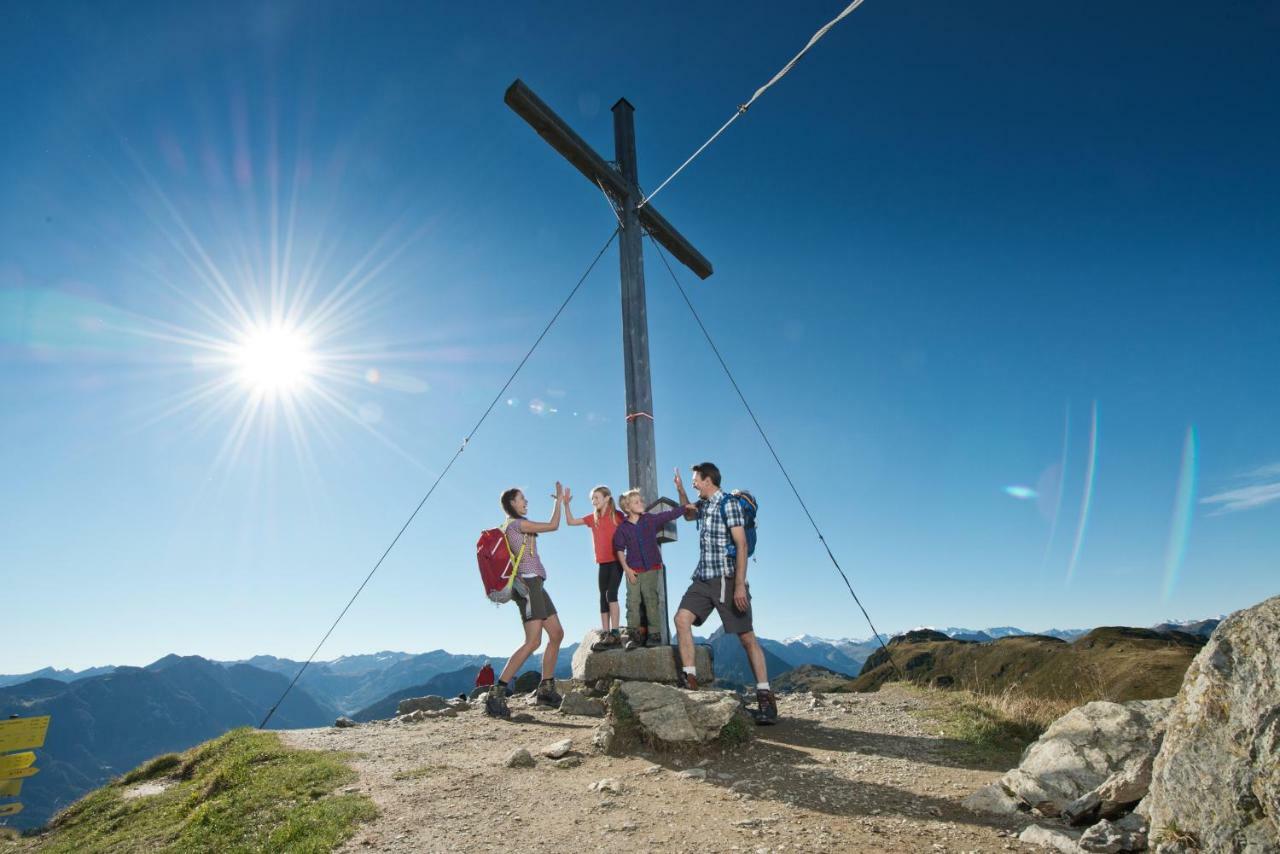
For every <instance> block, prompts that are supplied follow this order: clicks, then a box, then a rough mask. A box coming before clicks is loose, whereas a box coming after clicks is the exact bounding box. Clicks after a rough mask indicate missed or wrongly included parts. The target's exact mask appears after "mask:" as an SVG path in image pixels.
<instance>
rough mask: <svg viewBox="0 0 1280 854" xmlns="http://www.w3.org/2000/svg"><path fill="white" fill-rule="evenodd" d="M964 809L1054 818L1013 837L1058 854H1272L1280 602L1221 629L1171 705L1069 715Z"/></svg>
mask: <svg viewBox="0 0 1280 854" xmlns="http://www.w3.org/2000/svg"><path fill="white" fill-rule="evenodd" d="M1139 799H1141V800H1140V802H1138V803H1137V804H1136V807H1135V802H1137V801H1139ZM964 803H965V805H966V806H968V807H969V808H970V809H973V810H976V811H980V812H992V813H1004V814H1012V813H1016V812H1031V813H1033V814H1035V815H1038V816H1040V817H1041V818H1044V819H1057V820H1058V822H1057V823H1056V824H1054V825H1048V826H1035V825H1033V826H1031V827H1028V828H1027V829H1026V830H1024V831H1023V833H1022V834H1021V835H1020V837H1019V838H1020V839H1021V840H1022V841H1023V842H1027V843H1031V844H1035V845H1039V846H1041V847H1043V848H1050V849H1055V850H1058V851H1063V852H1084V851H1087V852H1105V854H1116V852H1126V851H1145V850H1147V849H1148V847H1151V848H1154V849H1155V850H1156V851H1157V852H1158V854H1186V853H1187V852H1200V851H1203V852H1215V853H1216V852H1220V851H1221V852H1232V854H1263V852H1280V596H1278V597H1274V598H1271V599H1268V600H1267V601H1265V602H1263V603H1261V604H1259V605H1256V606H1254V607H1253V608H1248V609H1246V610H1243V611H1240V612H1237V613H1236V614H1233V615H1232V616H1231V617H1229V618H1227V619H1226V620H1224V621H1223V622H1222V623H1221V624H1220V625H1219V626H1218V628H1217V630H1216V631H1215V632H1214V633H1213V636H1212V637H1211V638H1210V639H1209V642H1208V644H1207V645H1206V646H1205V647H1204V649H1203V650H1201V652H1200V653H1199V655H1197V656H1196V658H1195V660H1194V661H1193V662H1192V663H1191V665H1190V667H1189V668H1188V670H1187V675H1186V679H1185V680H1184V682H1183V684H1182V688H1181V690H1180V691H1179V692H1178V695H1177V697H1175V698H1172V699H1169V700H1148V701H1136V702H1130V703H1123V704H1117V703H1102V702H1097V703H1089V704H1087V705H1084V706H1081V707H1079V708H1077V709H1072V710H1071V711H1070V712H1068V713H1067V714H1066V715H1064V716H1062V717H1061V718H1059V719H1058V720H1057V721H1055V722H1054V723H1053V724H1052V725H1050V727H1049V729H1048V730H1046V731H1045V733H1044V735H1042V736H1041V737H1040V739H1039V740H1038V741H1037V742H1036V743H1035V744H1032V745H1031V746H1030V747H1028V748H1027V750H1026V752H1025V753H1024V754H1023V756H1022V762H1021V763H1020V764H1019V766H1018V767H1017V768H1015V769H1013V770H1012V771H1010V772H1009V773H1008V774H1006V775H1005V776H1004V777H1002V778H1001V779H1000V780H999V781H998V782H996V783H993V784H991V785H989V786H986V787H984V788H982V789H979V790H978V791H977V792H975V793H974V794H973V795H970V796H969V797H968V798H966V799H965V801H964ZM1081 825H1084V826H1087V829H1086V830H1084V831H1083V832H1081V831H1079V830H1074V829H1072V828H1073V827H1078V826H1081Z"/></svg>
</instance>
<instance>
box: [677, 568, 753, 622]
mask: <svg viewBox="0 0 1280 854" xmlns="http://www.w3.org/2000/svg"><path fill="white" fill-rule="evenodd" d="M722 582H723V584H722ZM734 583H735V582H734V580H733V579H732V578H717V579H715V580H714V581H695V582H693V583H692V584H690V585H689V589H688V590H686V591H685V593H684V597H683V598H681V600H680V610H682V611H689V612H691V613H692V614H693V624H694V625H695V626H700V625H702V624H703V623H705V622H706V621H707V617H709V616H711V612H712V610H715V611H716V612H718V613H719V614H720V622H721V623H723V624H724V633H725V634H727V635H741V634H745V633H746V632H750V631H753V629H752V628H751V585H750V584H748V585H747V610H746V611H739V610H738V609H737V607H736V606H735V605H734V604H733V586H734ZM722 592H723V595H721V594H722Z"/></svg>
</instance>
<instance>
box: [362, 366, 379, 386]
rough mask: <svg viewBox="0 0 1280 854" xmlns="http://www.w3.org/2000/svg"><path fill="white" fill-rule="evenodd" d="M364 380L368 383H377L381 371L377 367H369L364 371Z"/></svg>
mask: <svg viewBox="0 0 1280 854" xmlns="http://www.w3.org/2000/svg"><path fill="white" fill-rule="evenodd" d="M364 381H365V382H367V383H369V384H370V385H377V384H378V383H380V382H381V381H382V373H381V372H380V371H379V370H378V369H377V368H370V369H369V370H367V371H365V372H364Z"/></svg>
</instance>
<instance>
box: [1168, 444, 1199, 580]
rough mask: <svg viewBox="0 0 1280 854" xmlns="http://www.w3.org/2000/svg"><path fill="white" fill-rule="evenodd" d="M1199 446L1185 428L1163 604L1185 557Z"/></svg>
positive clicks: (1193, 500) (1192, 506)
mask: <svg viewBox="0 0 1280 854" xmlns="http://www.w3.org/2000/svg"><path fill="white" fill-rule="evenodd" d="M1198 459H1199V445H1198V442H1197V440H1196V428H1195V426H1194V425H1192V426H1191V427H1188V428H1187V435H1186V438H1185V439H1183V442H1182V467H1181V469H1180V470H1179V471H1178V492H1177V495H1176V496H1175V498H1174V501H1173V521H1172V522H1171V523H1170V525H1169V542H1168V544H1167V545H1166V546H1165V551H1164V587H1163V597H1164V601H1165V602H1168V601H1169V597H1171V596H1172V595H1173V589H1174V588H1175V587H1176V586H1177V584H1178V576H1179V574H1180V573H1181V571H1182V562H1183V560H1184V559H1185V558H1186V556H1187V541H1188V540H1189V539H1190V537H1191V517H1192V510H1193V509H1194V508H1195V503H1196V469H1197V468H1198Z"/></svg>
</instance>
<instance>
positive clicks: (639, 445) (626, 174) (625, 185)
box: [503, 80, 712, 642]
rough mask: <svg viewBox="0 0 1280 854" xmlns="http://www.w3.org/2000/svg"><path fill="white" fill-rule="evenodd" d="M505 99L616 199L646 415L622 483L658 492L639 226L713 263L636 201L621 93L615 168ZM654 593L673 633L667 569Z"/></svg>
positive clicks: (534, 100) (526, 101)
mask: <svg viewBox="0 0 1280 854" xmlns="http://www.w3.org/2000/svg"><path fill="white" fill-rule="evenodd" d="M503 100H504V101H505V102H506V104H507V106H509V107H510V108H511V109H512V110H514V111H515V112H516V114H517V115H519V116H520V117H521V118H522V119H524V120H525V121H526V122H528V123H529V125H530V126H531V127H532V128H533V129H534V130H535V131H537V132H538V135H539V136H541V137H542V138H543V139H544V140H546V141H547V144H548V145H550V146H551V147H552V148H554V149H555V150H556V151H558V152H559V153H560V155H561V156H562V157H564V159H565V160H568V161H569V162H570V163H571V164H573V166H574V168H576V169H577V170H578V171H579V172H581V173H582V174H583V176H584V177H585V178H586V179H587V180H588V181H589V182H590V183H591V184H593V185H595V186H596V187H598V188H599V189H601V190H603V191H604V192H605V193H606V195H608V196H609V197H610V200H611V202H612V203H613V204H614V205H615V214H616V216H617V219H618V228H619V235H618V263H619V266H620V268H621V277H622V356H623V363H622V364H623V374H624V377H625V379H626V388H627V410H626V411H627V412H628V413H644V414H645V415H646V416H647V417H644V418H634V417H628V418H627V420H626V425H627V474H628V476H629V478H630V480H629V481H628V482H629V483H630V484H631V485H632V486H634V487H637V488H639V489H640V491H641V492H642V493H643V494H644V495H645V496H646V497H650V498H652V497H654V496H656V495H657V494H658V466H657V450H656V446H655V442H654V432H653V414H652V413H653V387H652V384H651V382H650V377H649V321H648V315H647V312H646V308H645V294H644V255H643V251H642V249H643V244H642V238H643V235H644V232H646V231H647V232H648V233H649V234H650V235H651V236H652V237H653V239H654V240H656V241H657V242H658V243H659V244H661V245H662V246H664V247H665V248H666V249H667V251H669V252H670V253H671V254H672V256H674V257H675V258H676V259H677V260H678V261H679V262H680V263H682V264H684V265H685V266H686V267H688V268H689V269H690V270H692V271H693V272H694V273H695V274H697V276H698V278H700V279H705V278H707V277H708V276H710V275H711V273H712V269H711V262H710V261H708V260H707V259H706V258H704V257H703V256H702V253H701V252H699V251H698V250H697V249H695V248H694V246H693V244H692V243H690V242H689V241H688V240H686V239H685V237H684V235H682V234H680V232H678V231H676V229H675V227H674V226H673V225H671V223H669V222H667V220H666V217H664V216H662V214H660V213H658V211H657V209H655V208H654V207H653V205H649V204H645V205H643V206H642V205H641V203H642V202H643V201H644V194H643V193H642V192H641V191H640V179H639V169H638V166H637V163H636V133H635V117H634V114H635V107H633V106H632V105H631V102H629V101H628V100H627V99H626V98H619V99H618V102H617V103H615V104H614V105H613V146H614V160H615V162H616V163H617V168H614V167H613V166H612V165H610V163H609V161H607V160H605V158H603V157H601V156H600V155H599V154H597V153H596V151H595V149H593V148H592V147H591V146H590V145H588V144H587V143H586V142H585V141H584V140H583V139H582V137H580V136H579V135H578V134H577V133H576V132H575V131H574V130H573V128H571V127H569V125H568V124H567V123H566V122H565V121H564V120H563V119H561V118H560V117H559V116H558V115H556V114H555V112H554V111H553V110H552V109H551V108H550V107H548V106H547V105H546V103H544V102H543V100H542V99H541V98H539V97H538V96H537V95H535V94H534V93H533V90H532V89H530V88H529V87H528V86H526V85H525V84H524V82H523V81H521V80H516V81H515V82H514V83H512V84H511V85H510V86H509V87H507V92H506V96H505V97H504V98H503ZM673 506H674V502H673ZM664 536H670V537H671V538H672V539H674V533H673V532H664ZM659 597H660V608H661V611H662V615H661V623H660V624H661V626H662V639H663V640H664V641H668V642H669V641H670V640H671V632H670V629H669V626H670V622H669V619H668V607H667V590H666V575H665V573H664V574H663V584H662V587H661V589H660V590H659Z"/></svg>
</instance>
